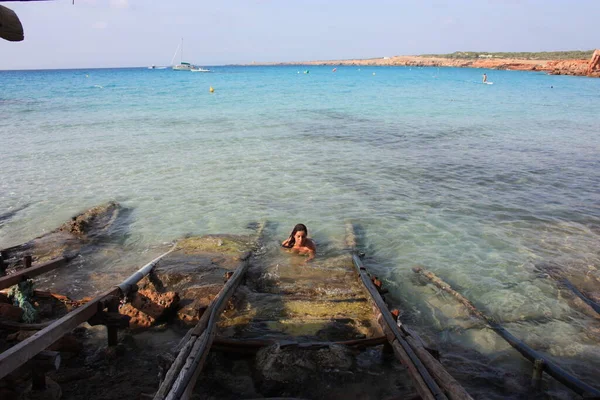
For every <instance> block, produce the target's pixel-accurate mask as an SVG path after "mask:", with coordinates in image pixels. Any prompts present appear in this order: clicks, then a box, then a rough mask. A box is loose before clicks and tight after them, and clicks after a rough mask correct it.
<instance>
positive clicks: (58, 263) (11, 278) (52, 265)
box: [0, 257, 68, 289]
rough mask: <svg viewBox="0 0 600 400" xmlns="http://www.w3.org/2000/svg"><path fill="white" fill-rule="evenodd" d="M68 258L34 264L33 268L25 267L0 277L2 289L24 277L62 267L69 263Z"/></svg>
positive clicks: (0, 287)
mask: <svg viewBox="0 0 600 400" xmlns="http://www.w3.org/2000/svg"><path fill="white" fill-rule="evenodd" d="M67 262H68V260H67V259H66V258H65V257H61V258H58V259H56V260H52V261H48V262H47V263H44V264H40V265H36V266H33V267H31V268H25V269H22V270H20V271H18V272H15V273H14V274H10V275H7V276H4V277H2V278H0V289H6V288H8V287H11V286H13V285H16V284H17V283H19V282H21V281H22V280H23V279H27V278H33V277H34V276H38V275H41V274H44V273H46V272H49V271H52V270H54V269H56V268H60V267H62V266H65V265H67Z"/></svg>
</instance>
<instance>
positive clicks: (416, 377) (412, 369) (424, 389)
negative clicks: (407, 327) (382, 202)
mask: <svg viewBox="0 0 600 400" xmlns="http://www.w3.org/2000/svg"><path fill="white" fill-rule="evenodd" d="M352 261H353V262H354V266H355V267H356V270H357V272H358V275H359V278H360V280H361V281H362V283H363V285H364V287H365V289H366V291H367V292H368V293H369V294H370V295H371V298H372V299H373V302H374V303H375V305H376V306H377V308H378V310H379V313H380V314H381V318H380V321H379V322H380V325H381V327H382V329H384V332H385V333H386V336H388V339H389V340H390V344H391V345H392V347H393V349H394V354H396V356H397V357H398V358H399V360H400V361H401V362H402V363H403V364H404V365H405V366H406V367H407V369H408V372H409V374H410V376H411V378H412V379H413V382H414V383H415V389H416V390H417V392H418V393H419V395H420V396H421V397H422V398H423V399H424V400H425V399H438V400H440V399H447V397H446V395H445V394H444V392H443V391H442V390H441V389H440V387H439V386H438V384H437V383H436V382H435V380H434V379H433V377H432V376H431V374H430V373H429V371H428V370H427V368H425V366H424V365H423V362H422V361H421V360H420V359H419V357H417V355H416V354H415V352H414V351H413V349H412V348H411V347H410V345H409V344H408V342H407V341H406V340H405V339H404V337H403V335H402V333H401V332H400V330H399V329H398V326H397V325H396V321H395V320H394V317H393V316H392V314H391V313H390V311H389V310H388V308H387V305H386V304H385V302H384V301H383V298H382V297H381V295H380V294H379V292H378V291H377V288H376V287H375V285H374V284H373V282H371V279H370V278H369V276H368V274H367V271H366V269H365V267H364V265H363V264H362V261H361V260H360V258H359V257H358V255H357V254H353V255H352Z"/></svg>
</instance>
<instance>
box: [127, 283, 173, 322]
mask: <svg viewBox="0 0 600 400" xmlns="http://www.w3.org/2000/svg"><path fill="white" fill-rule="evenodd" d="M178 304H179V295H177V293H175V292H166V293H158V292H155V291H153V290H149V289H140V290H139V291H138V292H137V293H136V294H135V295H134V297H133V299H132V300H131V303H127V304H125V305H123V307H121V309H119V313H121V314H123V315H129V316H130V317H131V320H130V321H129V327H130V328H131V329H139V328H149V327H150V326H152V325H153V324H154V323H155V322H156V321H157V320H160V319H162V318H163V317H166V316H167V314H169V313H170V312H173V311H174V310H175V308H176V307H177V305H178Z"/></svg>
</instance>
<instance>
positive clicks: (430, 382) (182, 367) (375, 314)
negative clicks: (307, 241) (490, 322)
mask: <svg viewBox="0 0 600 400" xmlns="http://www.w3.org/2000/svg"><path fill="white" fill-rule="evenodd" d="M346 236H347V237H346V246H347V249H346V250H348V251H346V257H350V258H349V259H348V258H347V259H346V260H349V262H350V265H349V268H347V271H346V272H345V273H346V274H348V276H349V278H350V283H348V285H350V286H351V290H350V291H351V292H353V297H352V299H350V298H349V297H347V296H346V297H343V298H339V292H336V294H337V296H334V297H335V298H334V299H333V300H334V301H335V302H340V303H342V304H343V303H344V302H348V301H355V302H359V303H360V304H361V306H360V307H358V310H359V311H356V310H354V311H352V312H355V313H356V312H358V313H359V314H361V313H363V312H364V311H363V310H365V309H366V310H367V312H368V314H369V317H370V319H371V320H373V321H375V325H377V324H379V326H380V328H378V329H377V330H375V331H373V329H374V328H373V329H372V332H371V333H372V334H373V333H375V334H374V335H372V336H374V337H369V338H364V339H354V340H339V341H336V340H333V341H322V340H318V338H317V340H315V336H314V332H313V331H311V330H310V329H303V328H302V326H301V325H302V320H306V319H308V320H310V318H311V316H315V315H316V316H315V317H314V318H316V319H319V318H320V314H319V312H320V311H319V310H320V309H319V304H321V303H322V302H323V301H326V300H327V299H326V297H327V296H326V295H321V296H316V295H315V294H314V293H310V292H306V289H307V288H306V285H305V284H303V282H302V279H297V281H298V282H297V284H296V288H297V289H298V288H299V289H298V290H300V292H293V290H292V285H291V279H289V280H288V279H287V276H286V275H285V274H286V271H285V270H282V268H281V266H280V265H278V268H279V269H278V273H279V278H280V281H279V283H280V284H279V285H277V286H276V289H277V290H279V291H280V292H279V293H274V291H275V289H273V288H269V290H267V291H266V292H263V293H259V294H256V293H254V294H253V296H262V297H263V298H266V299H267V300H268V299H269V298H270V297H269V296H275V295H279V296H280V301H281V302H284V303H285V302H288V303H287V304H295V303H294V302H295V301H304V302H308V300H307V299H306V296H311V297H313V299H312V301H313V303H309V304H307V306H306V309H308V310H310V311H304V314H303V316H302V317H299V316H297V315H295V314H294V307H293V306H291V307H290V306H287V307H286V310H287V314H286V317H288V318H289V321H288V322H289V323H288V325H294V324H295V325H294V326H295V327H296V329H295V330H294V329H292V331H290V330H287V329H285V328H282V327H281V326H280V325H278V324H276V323H273V319H274V318H275V317H274V316H273V315H271V312H272V310H276V309H277V307H279V305H277V304H275V305H272V304H273V303H276V302H275V301H272V302H269V301H267V302H266V303H267V304H268V305H267V306H265V307H263V308H264V309H265V310H259V311H257V312H256V313H255V314H252V315H250V316H248V315H245V314H244V313H245V311H239V312H237V308H236V310H234V311H233V313H229V312H228V315H227V316H225V317H224V316H222V315H221V313H222V312H223V309H224V308H225V306H226V304H227V302H228V301H229V299H230V298H231V297H232V295H233V294H234V292H235V291H236V290H240V292H239V293H237V294H236V298H237V297H241V298H242V299H243V300H241V301H242V306H241V307H239V308H240V309H242V310H247V309H249V308H250V307H247V305H248V304H249V303H252V301H254V300H255V297H252V296H251V295H249V294H248V292H247V289H244V290H245V291H244V290H241V288H240V283H241V282H242V280H243V279H244V277H245V276H246V275H248V269H249V266H250V265H249V264H250V255H248V257H247V258H246V262H245V263H244V264H243V265H242V266H240V267H238V269H237V270H236V271H235V273H234V274H233V276H232V277H231V278H230V279H229V281H228V282H227V284H226V285H225V287H223V289H222V290H221V292H219V294H218V295H217V297H216V298H214V299H213V301H212V302H211V303H210V305H209V306H208V308H207V310H206V311H205V313H204V314H203V316H202V318H201V319H200V321H199V323H198V324H197V325H196V327H194V328H193V329H191V330H190V331H189V332H188V334H187V335H186V336H185V337H184V338H183V339H182V341H181V342H180V344H179V346H178V350H179V353H178V355H177V358H176V359H175V361H174V362H173V364H172V365H171V368H170V369H169V371H168V372H167V374H166V375H165V378H164V380H163V381H162V383H161V385H160V388H159V390H158V392H157V393H156V394H155V396H154V400H164V399H167V400H176V399H188V398H190V396H191V394H192V391H193V389H194V386H195V384H196V380H197V379H198V377H199V375H200V373H201V371H202V368H203V366H204V363H205V361H206V358H207V355H208V353H209V351H210V350H211V346H212V347H213V349H214V350H217V351H231V352H246V353H255V352H257V351H258V349H260V348H262V347H265V346H269V345H273V344H275V343H277V344H278V347H280V348H281V347H285V346H297V347H301V348H305V349H309V350H312V349H320V348H323V347H327V346H330V345H333V344H343V345H346V346H358V347H367V346H375V345H379V344H382V343H383V342H385V343H388V345H389V346H390V347H391V348H392V349H393V352H394V354H395V356H396V357H397V358H398V359H399V360H400V361H401V363H402V364H403V365H405V366H406V368H407V370H408V372H409V376H410V377H411V379H412V381H413V386H414V388H415V389H416V391H417V393H418V396H419V397H420V398H421V399H424V400H433V399H437V400H443V399H452V400H468V399H472V398H471V396H469V394H468V393H467V392H466V391H465V390H464V388H463V387H462V386H461V385H460V384H459V383H458V382H457V381H456V380H454V378H453V377H452V376H451V375H450V374H449V373H448V372H447V371H446V370H445V369H444V368H443V366H442V365H441V364H440V363H439V362H438V361H437V360H436V359H435V358H434V357H433V356H432V355H431V354H430V352H429V351H428V350H427V349H426V348H425V346H424V344H423V343H422V341H421V340H420V339H419V338H418V336H416V335H415V334H414V333H412V331H411V330H410V329H408V328H406V327H405V326H403V325H402V324H401V323H399V322H398V321H397V320H396V318H394V316H392V314H391V313H390V311H389V310H388V308H387V305H386V304H385V302H384V300H383V298H382V297H381V295H380V294H379V291H378V288H377V287H376V286H375V285H374V284H373V282H372V280H371V277H370V276H369V274H368V272H367V271H366V269H365V267H364V265H363V264H362V261H361V259H360V257H359V256H358V254H357V253H356V251H355V248H356V245H355V235H354V231H353V229H352V226H351V225H350V226H349V229H348V232H347V235H346ZM346 265H347V264H346ZM352 265H353V266H354V269H353V268H352ZM296 270H297V271H300V268H296ZM338 272H339V271H338ZM338 272H336V273H338ZM266 273H267V274H269V273H270V272H269V271H267V272H266ZM356 277H358V280H357V279H356ZM254 278H256V276H254ZM254 278H253V279H254ZM247 279H248V280H250V278H247ZM254 280H255V281H256V279H254ZM333 280H334V282H335V277H334V279H333ZM325 282H327V280H326V279H325ZM246 285H248V282H247V283H246ZM313 289H314V288H313ZM301 294H304V297H303V296H302V295H301ZM274 298H275V297H273V299H274ZM269 303H271V304H270V305H269ZM260 304H265V303H260ZM363 304H364V305H363ZM238 305H239V300H238ZM303 310H305V309H303ZM231 314H233V315H231ZM220 316H221V321H220V323H219V325H220V328H219V327H218V326H217V322H218V321H219V317H220ZM354 317H355V318H347V319H348V320H353V321H354V319H356V320H361V319H364V318H365V317H364V315H362V314H361V315H360V316H358V315H354ZM329 318H331V316H329ZM340 319H341V318H340ZM244 320H245V321H246V323H245V326H246V327H248V329H247V330H243V329H242V330H239V326H242V325H244V324H240V323H239V321H244ZM231 321H233V322H234V323H232V324H230V325H233V326H236V327H237V330H235V331H232V330H231V329H227V326H228V324H229V322H231ZM313 321H314V320H313ZM261 323H262V324H266V325H267V326H268V327H271V329H274V331H272V332H271V334H270V335H264V331H262V332H260V333H261V337H260V338H256V337H253V336H252V334H253V333H255V332H256V326H258V325H259V324H261ZM219 329H221V331H223V332H229V333H230V334H233V335H234V336H233V337H232V336H229V337H227V336H221V335H217V332H218V330H219ZM232 332H233V333H232ZM298 332H300V333H298ZM376 332H380V333H379V334H376ZM381 333H383V334H384V335H383V336H382V335H381ZM362 336H365V335H362ZM265 337H266V338H267V339H265Z"/></svg>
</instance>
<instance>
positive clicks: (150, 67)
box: [148, 65, 167, 69]
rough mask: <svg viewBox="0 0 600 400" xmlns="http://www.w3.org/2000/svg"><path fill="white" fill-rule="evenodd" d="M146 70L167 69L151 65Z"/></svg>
mask: <svg viewBox="0 0 600 400" xmlns="http://www.w3.org/2000/svg"><path fill="white" fill-rule="evenodd" d="M148 69H167V67H157V66H156V65H151V66H149V67H148Z"/></svg>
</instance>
